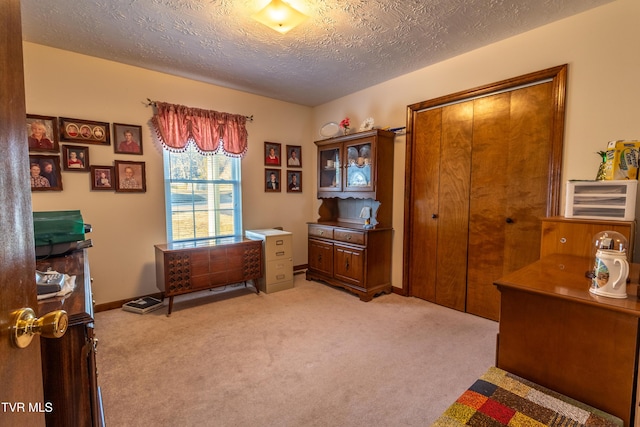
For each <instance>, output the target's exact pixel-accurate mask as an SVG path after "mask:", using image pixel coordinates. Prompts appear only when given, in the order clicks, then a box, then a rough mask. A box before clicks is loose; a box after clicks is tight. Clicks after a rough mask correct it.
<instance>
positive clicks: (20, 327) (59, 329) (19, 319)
mask: <svg viewBox="0 0 640 427" xmlns="http://www.w3.org/2000/svg"><path fill="white" fill-rule="evenodd" d="M13 316H14V319H15V321H14V322H13V325H14V326H13V327H12V328H11V338H12V340H13V344H14V345H15V346H16V347H18V348H25V347H28V346H29V344H31V340H32V339H33V336H34V335H35V334H40V335H42V336H43V337H45V338H60V337H61V336H63V335H64V333H65V332H67V327H68V326H69V317H68V316H67V312H66V311H64V310H56V311H52V312H51V313H47V314H45V315H44V316H42V317H41V318H37V317H36V313H35V312H34V311H33V310H32V309H30V308H23V309H22V310H18V311H16V312H15V313H13Z"/></svg>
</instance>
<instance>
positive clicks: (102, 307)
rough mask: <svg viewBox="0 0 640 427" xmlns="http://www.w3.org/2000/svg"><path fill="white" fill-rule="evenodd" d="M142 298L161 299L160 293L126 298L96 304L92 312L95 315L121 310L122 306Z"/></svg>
mask: <svg viewBox="0 0 640 427" xmlns="http://www.w3.org/2000/svg"><path fill="white" fill-rule="evenodd" d="M144 297H153V298H157V299H162V292H156V293H155V294H149V295H141V296H139V297H134V298H127V299H123V300H120V301H112V302H106V303H104V304H96V305H95V307H94V308H93V311H94V312H96V313H100V312H101V311H108V310H113V309H115V308H122V304H126V303H128V302H129V301H133V300H137V299H139V298H144Z"/></svg>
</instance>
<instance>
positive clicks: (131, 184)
mask: <svg viewBox="0 0 640 427" xmlns="http://www.w3.org/2000/svg"><path fill="white" fill-rule="evenodd" d="M114 168H115V173H116V191H118V192H124V193H144V192H145V191H147V181H146V177H145V171H144V162H129V161H124V160H116V161H115V166H114Z"/></svg>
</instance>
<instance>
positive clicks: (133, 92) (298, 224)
mask: <svg viewBox="0 0 640 427" xmlns="http://www.w3.org/2000/svg"><path fill="white" fill-rule="evenodd" d="M24 66H25V86H26V103H27V113H30V114H39V115H46V116H55V117H70V118H77V119H87V120H96V121H101V122H109V123H126V124H136V125H141V126H142V127H143V152H144V154H143V156H133V155H123V154H114V152H113V145H111V146H99V145H89V146H88V147H89V160H90V162H91V164H94V165H112V164H113V161H114V160H116V159H117V160H132V161H144V162H145V166H146V175H147V192H146V193H144V194H141V193H113V192H104V191H93V192H92V191H91V186H90V180H89V174H88V173H83V172H64V171H63V172H62V181H63V188H64V189H63V191H62V192H34V193H32V194H33V196H32V201H33V210H34V211H45V210H68V209H80V210H81V211H82V214H83V218H84V220H85V222H87V223H89V224H91V225H92V226H93V230H94V231H93V232H92V233H91V234H90V235H87V237H90V238H92V239H93V242H94V247H93V248H91V249H90V250H89V254H90V260H91V275H92V277H93V278H94V297H95V300H96V303H98V304H101V303H107V302H112V301H119V300H122V299H126V298H131V297H137V296H141V295H147V294H150V293H154V292H157V291H158V290H157V288H156V285H155V267H154V262H155V261H154V260H155V258H154V245H155V244H158V243H165V242H166V231H165V213H164V189H163V175H162V155H161V151H160V149H159V148H158V147H157V145H156V143H155V141H154V134H153V133H152V131H151V128H150V125H149V120H150V118H151V116H152V114H153V111H152V109H151V108H149V107H146V106H145V102H146V100H147V98H150V99H152V100H157V101H165V102H170V103H176V104H183V105H188V106H191V107H198V108H204V109H210V110H216V111H223V112H228V113H233V114H245V115H253V116H254V121H253V122H252V123H248V124H247V130H248V132H249V151H248V153H247V155H246V157H245V158H244V159H243V161H242V180H243V212H244V216H243V225H244V228H245V229H256V228H271V227H274V226H283V227H284V229H285V230H287V231H292V232H293V234H294V259H293V262H294V265H300V264H306V263H307V242H306V236H307V231H306V222H307V221H309V220H311V219H313V217H310V212H311V211H312V202H313V200H314V197H315V190H314V187H313V181H311V180H309V179H308V177H309V176H310V175H313V174H314V173H315V169H314V168H313V164H312V163H311V152H312V151H314V150H315V146H314V145H313V143H312V141H310V140H309V137H308V136H309V134H310V133H311V109H310V108H308V107H303V106H299V105H295V104H290V103H285V102H280V101H276V100H273V99H268V98H264V97H259V96H255V95H250V94H247V93H243V92H238V91H234V90H229V89H224V88H221V87H217V86H212V85H208V84H203V83H199V82H195V81H192V80H188V79H182V78H177V77H173V76H169V75H167V74H162V73H156V72H152V71H148V70H144V69H141V68H136V67H130V66H127V65H123V64H119V63H115V62H110V61H105V60H101V59H97V58H93V57H89V56H84V55H78V54H75V53H72V52H67V51H62V50H58V49H52V48H48V47H44V46H40V45H35V44H31V43H25V44H24ZM152 141H154V142H152ZM264 141H271V142H278V143H281V144H282V149H283V150H284V149H285V146H286V145H287V144H289V145H302V146H303V148H302V156H303V159H302V160H303V168H302V171H303V192H302V193H301V194H300V193H287V192H286V190H284V191H283V192H281V193H265V192H264V185H265V184H264V179H263V176H264V157H263V152H264ZM62 144H65V143H62ZM285 171H286V166H285V167H282V173H283V174H284V173H285Z"/></svg>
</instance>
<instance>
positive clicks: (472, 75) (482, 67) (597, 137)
mask: <svg viewBox="0 0 640 427" xmlns="http://www.w3.org/2000/svg"><path fill="white" fill-rule="evenodd" d="M638 17H640V2H639V1H637V0H617V1H615V2H613V3H610V4H607V5H605V6H601V7H599V8H596V9H592V10H590V11H587V12H585V13H582V14H579V15H576V16H574V17H571V18H567V19H564V20H562V21H558V22H556V23H553V24H550V25H546V26H544V27H540V28H538V29H535V30H532V31H529V32H527V33H524V34H521V35H519V36H516V37H512V38H509V39H506V40H503V41H501V42H498V43H495V44H492V45H490V46H487V47H484V48H481V49H477V50H475V51H473V52H469V53H467V54H464V55H460V56H458V57H455V58H453V59H451V60H448V61H444V62H441V63H438V64H436V65H433V66H430V67H427V68H424V69H421V70H419V71H416V72H413V73H410V74H407V75H404V76H401V77H398V78H396V79H392V80H389V81H387V82H384V83H382V84H379V85H377V86H374V87H371V88H368V89H365V90H362V91H360V92H357V93H355V94H352V95H349V96H346V97H343V98H340V99H337V100H335V101H332V102H329V103H327V104H324V105H322V106H319V107H317V108H315V109H314V114H313V127H314V128H315V129H319V128H320V127H321V126H322V124H324V123H326V122H329V121H340V120H341V119H343V118H344V117H346V116H348V117H350V118H351V119H352V123H354V124H355V126H356V127H357V126H358V124H359V123H360V122H361V121H362V120H364V119H365V118H366V117H370V116H371V117H373V118H374V120H375V122H376V126H381V127H384V126H391V127H399V126H404V125H405V124H406V110H407V106H408V105H410V104H414V103H417V102H420V101H426V100H429V99H433V98H437V97H439V96H443V95H447V94H450V93H455V92H459V91H462V90H466V89H471V88H474V87H478V86H482V85H485V84H489V83H493V82H497V81H500V80H504V79H507V78H511V77H516V76H520V75H523V74H527V73H530V72H534V71H538V70H543V69H546V68H550V67H553V66H556V65H562V64H569V76H568V84H567V86H568V88H567V103H566V106H567V109H566V123H565V145H564V160H563V168H562V173H563V182H564V180H567V179H594V178H595V176H596V173H597V170H598V164H599V161H600V158H599V156H598V155H597V154H596V152H597V151H600V150H603V149H605V148H606V144H607V141H609V140H612V139H640V119H639V118H640V81H639V78H638V70H640V55H638V52H639V48H640V32H639V31H638V30H637V21H638ZM389 66H390V67H393V64H392V63H390V64H389ZM316 134H317V133H316ZM405 148H406V144H405V138H404V136H402V137H396V150H395V166H394V175H395V176H394V212H393V218H394V219H393V228H394V230H395V232H394V239H393V266H392V276H393V278H392V281H393V285H394V286H396V287H402V242H403V227H404V224H403V213H404V165H405ZM562 206H564V205H562Z"/></svg>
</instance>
